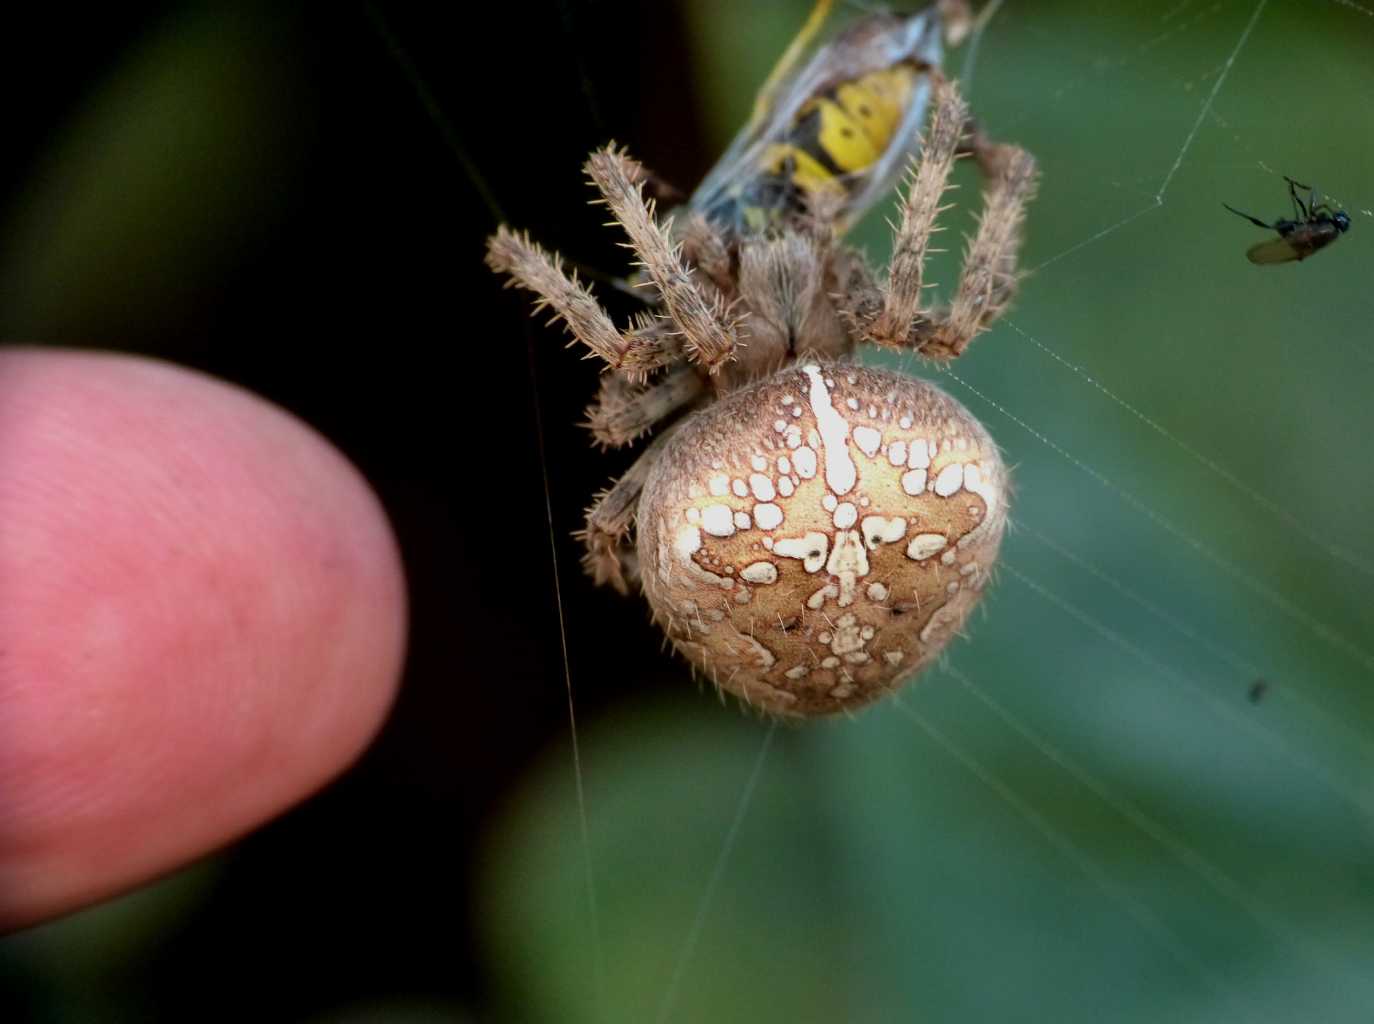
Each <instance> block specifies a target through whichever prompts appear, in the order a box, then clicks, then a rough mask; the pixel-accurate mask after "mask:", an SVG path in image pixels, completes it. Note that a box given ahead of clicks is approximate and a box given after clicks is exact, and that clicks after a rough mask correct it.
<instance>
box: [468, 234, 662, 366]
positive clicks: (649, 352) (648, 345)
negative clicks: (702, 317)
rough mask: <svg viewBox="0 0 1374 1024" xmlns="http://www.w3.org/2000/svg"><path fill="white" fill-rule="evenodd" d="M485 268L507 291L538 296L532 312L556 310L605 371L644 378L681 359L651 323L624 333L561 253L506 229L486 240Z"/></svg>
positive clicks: (642, 322) (526, 236)
mask: <svg viewBox="0 0 1374 1024" xmlns="http://www.w3.org/2000/svg"><path fill="white" fill-rule="evenodd" d="M487 266H489V267H491V269H492V270H494V271H496V272H497V273H498V274H505V275H507V276H508V277H509V278H510V280H509V281H507V282H506V284H507V286H508V287H509V286H510V285H519V286H520V287H521V288H525V289H527V290H529V291H532V292H534V294H535V295H537V296H538V297H539V298H538V301H537V302H536V303H535V306H534V310H535V312H536V313H538V312H539V311H540V310H542V309H544V308H546V307H547V308H549V309H552V310H553V311H554V318H555V319H557V320H562V321H563V322H564V323H565V324H567V326H568V329H569V330H570V331H572V333H573V337H574V338H576V339H577V340H578V341H580V342H581V343H582V344H583V345H585V346H587V348H588V349H590V350H591V353H592V354H593V355H596V356H600V357H601V359H603V360H604V361H605V363H606V365H607V366H609V367H611V368H612V369H614V370H619V371H620V372H622V373H624V374H625V375H626V376H628V377H630V378H632V379H643V378H644V377H645V376H646V375H647V374H648V373H649V372H651V371H652V370H654V369H657V368H658V367H661V366H666V365H667V364H668V363H671V362H673V361H674V360H676V359H677V358H678V352H677V345H676V344H675V339H673V338H672V337H670V336H668V335H665V334H664V333H663V332H662V331H659V330H656V329H655V327H654V324H653V322H652V320H650V319H641V320H640V321H639V322H638V324H637V326H636V327H635V328H634V329H633V330H631V331H630V332H629V333H622V332H621V331H619V330H618V329H617V328H616V326H615V324H613V323H612V322H611V318H610V317H609V316H607V315H606V311H605V310H603V309H602V308H601V304H600V303H599V302H597V301H596V297H595V296H594V295H592V293H591V292H589V291H588V290H587V289H586V287H585V286H584V285H583V284H582V283H581V282H580V281H578V279H577V275H576V273H574V274H573V275H572V276H571V277H569V276H568V275H567V274H566V273H565V272H564V270H563V261H562V260H561V259H559V257H558V256H557V254H552V255H551V254H549V253H547V252H545V251H544V250H543V249H542V248H540V247H539V246H538V245H537V244H536V243H534V242H532V241H530V239H529V236H528V235H523V234H516V233H515V232H514V231H512V230H511V229H510V228H508V227H506V226H505V225H502V226H501V227H500V228H498V229H497V231H496V234H494V235H492V236H491V237H490V238H489V239H487Z"/></svg>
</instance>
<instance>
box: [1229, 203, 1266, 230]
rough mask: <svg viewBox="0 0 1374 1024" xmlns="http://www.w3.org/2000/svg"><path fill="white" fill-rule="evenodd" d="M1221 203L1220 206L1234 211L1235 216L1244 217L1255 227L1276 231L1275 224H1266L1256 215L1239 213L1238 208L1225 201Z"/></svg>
mask: <svg viewBox="0 0 1374 1024" xmlns="http://www.w3.org/2000/svg"><path fill="white" fill-rule="evenodd" d="M1221 205H1222V206H1225V207H1226V209H1228V210H1230V211H1231V212H1232V213H1234V214H1235V215H1236V216H1237V217H1244V218H1245V219H1246V220H1248V221H1249V222H1250V223H1251V224H1253V225H1255V227H1257V228H1264V229H1265V230H1266V231H1277V230H1278V227H1277V225H1274V224H1266V223H1264V221H1262V220H1260V219H1259V218H1258V217H1251V216H1250V215H1249V214H1248V213H1241V212H1240V211H1239V210H1237V209H1236V208H1235V207H1234V206H1229V205H1227V204H1226V203H1222V204H1221Z"/></svg>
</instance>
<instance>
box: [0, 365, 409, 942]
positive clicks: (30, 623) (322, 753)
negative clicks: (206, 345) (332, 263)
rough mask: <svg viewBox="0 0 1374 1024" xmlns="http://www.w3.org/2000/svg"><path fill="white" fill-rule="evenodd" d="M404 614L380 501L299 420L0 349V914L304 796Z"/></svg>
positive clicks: (376, 678) (371, 682)
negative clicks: (0, 350)
mask: <svg viewBox="0 0 1374 1024" xmlns="http://www.w3.org/2000/svg"><path fill="white" fill-rule="evenodd" d="M405 632H406V608H405V586H404V579H403V575H402V570H401V564H400V557H399V554H398V551H397V547H396V543H395V540H394V538H393V536H392V533H391V530H390V527H389V526H388V524H387V521H386V518H385V515H384V514H383V512H382V509H381V507H380V505H379V504H378V502H377V499H376V498H375V496H374V495H373V494H372V492H371V490H370V489H369V488H368V486H367V484H366V483H365V482H364V481H363V479H362V478H361V476H360V475H359V474H358V473H357V471H356V470H355V469H354V468H353V467H352V466H351V465H350V464H349V463H348V462H347V461H345V459H344V458H343V457H342V456H341V455H339V453H338V452H337V451H335V450H334V449H333V448H332V447H330V446H329V444H328V443H327V442H326V441H324V440H323V439H322V438H320V437H319V436H318V435H316V434H315V433H314V432H313V431H311V430H310V429H309V428H308V427H306V426H304V425H303V424H302V423H300V422H299V421H297V420H295V419H293V418H291V417H290V416H289V415H287V414H286V413H284V412H282V411H281V410H279V409H277V408H275V407H273V406H271V405H269V404H268V403H266V402H264V401H263V400H261V399H259V398H256V397H254V396H252V395H250V394H248V393H246V392H244V391H241V390H238V389H236V388H233V387H230V386H228V385H225V384H222V383H219V382H216V381H214V380H211V379H210V378H207V377H204V376H201V375H198V374H195V373H191V372H189V371H185V370H181V369H177V368H175V367H172V366H169V365H166V364H161V363H156V362H151V361H147V360H143V359H137V358H130V357H124V356H115V355H103V354H92V353H62V352H51V351H37V350H22V349H21V350H10V351H5V352H0V928H3V929H8V928H14V927H20V926H23V925H25V924H29V923H32V922H35V921H37V920H40V919H43V918H45V917H48V916H52V915H54V914H58V913H61V912H64V911H67V910H71V909H74V908H76V907H79V906H82V905H85V904H87V903H90V902H92V901H95V900H98V899H101V898H103V897H106V896H109V895H112V894H114V893H117V892H120V891H122V890H124V889H127V888H129V887H131V886H133V885H136V884H138V883H140V882H143V881H145V880H147V879H149V878H152V877H155V876H156V875H158V874H160V873H163V872H166V871H168V870H170V869H171V868H174V867H176V866H177V865H179V864H182V863H184V862H186V861H188V860H191V859H193V858H195V857H196V856H198V855H200V854H203V853H205V852H207V851H209V850H212V849H214V848H216V847H218V846H221V845H223V844H224V843H226V842H228V841H229V840H231V839H233V838H235V837H236V836H239V835H242V834H243V833H244V832H246V831H248V830H249V829H251V828H253V827H254V826H255V825H257V824H259V823H260V822H262V821H264V820H265V819H267V818H270V817H271V816H273V815H275V814H277V813H278V812H280V811H282V810H283V809H285V808H287V807H289V806H290V805H292V804H293V803H295V802H297V801H299V800H301V799H302V798H304V797H305V796H307V795H309V794H310V793H311V792H313V791H314V790H316V789H318V788H319V787H320V786H321V785H322V784H323V783H324V782H326V781H327V780H329V779H330V778H331V777H333V776H334V775H336V774H337V773H338V772H339V771H341V770H342V769H343V768H345V767H346V766H347V765H348V764H349V763H350V762H351V761H352V760H353V759H354V758H355V757H356V756H357V755H358V754H359V753H360V752H361V751H362V750H363V748H364V747H365V746H366V745H367V743H368V742H369V740H370V739H371V738H372V736H373V735H374V734H375V732H376V730H377V728H378V727H379V725H380V724H381V721H382V719H383V718H384V717H385V715H386V713H387V710H388V709H389V707H390V705H391V701H392V698H393V696H394V693H395V689H396V684H397V681H398V679H399V676H400V669H401V663H402V659H403V656H404V647H405Z"/></svg>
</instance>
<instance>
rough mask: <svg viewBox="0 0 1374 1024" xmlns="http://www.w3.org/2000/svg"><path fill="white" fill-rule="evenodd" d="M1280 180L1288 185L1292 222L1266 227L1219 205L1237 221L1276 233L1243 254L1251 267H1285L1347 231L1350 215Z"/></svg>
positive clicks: (1281, 221)
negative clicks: (1274, 265)
mask: <svg viewBox="0 0 1374 1024" xmlns="http://www.w3.org/2000/svg"><path fill="white" fill-rule="evenodd" d="M1283 180H1284V181H1286V182H1288V198H1289V199H1291V200H1292V201H1293V212H1294V213H1295V214H1296V215H1297V216H1296V217H1295V218H1294V219H1293V220H1286V219H1284V218H1282V217H1281V218H1279V219H1278V220H1276V221H1274V223H1272V224H1266V223H1264V221H1262V220H1260V219H1259V218H1258V217H1252V216H1250V215H1249V214H1248V213H1241V212H1240V211H1239V210H1237V209H1236V208H1235V207H1234V206H1228V205H1227V204H1226V203H1222V204H1221V205H1222V206H1225V207H1226V209H1228V210H1230V211H1231V212H1232V213H1234V214H1235V215H1236V216H1237V217H1244V218H1245V219H1246V220H1248V221H1249V222H1250V223H1251V224H1254V225H1255V226H1256V227H1261V228H1267V229H1268V230H1270V231H1277V232H1278V233H1279V237H1278V238H1271V239H1270V240H1269V241H1267V242H1260V243H1259V244H1258V245H1252V246H1251V247H1250V248H1249V249H1248V250H1247V251H1246V253H1245V255H1246V258H1247V259H1249V260H1250V262H1251V263H1259V264H1265V263H1288V262H1290V261H1292V260H1305V259H1307V257H1309V256H1311V255H1312V254H1313V253H1314V252H1316V251H1317V250H1318V249H1324V248H1326V247H1327V246H1328V245H1330V244H1331V243H1332V242H1334V241H1335V240H1336V239H1338V238H1340V237H1341V235H1343V234H1345V233H1346V232H1347V231H1349V230H1350V214H1348V213H1346V212H1345V211H1344V210H1337V209H1335V208H1334V207H1332V205H1331V204H1330V203H1326V202H1322V203H1318V202H1317V190H1316V189H1314V188H1312V186H1310V185H1303V184H1300V183H1298V182H1296V181H1294V180H1293V179H1292V178H1290V177H1288V176H1287V175H1284V178H1283ZM1298 189H1302V190H1304V191H1305V192H1306V193H1307V202H1306V203H1304V202H1303V201H1302V198H1301V197H1300V196H1299V195H1298Z"/></svg>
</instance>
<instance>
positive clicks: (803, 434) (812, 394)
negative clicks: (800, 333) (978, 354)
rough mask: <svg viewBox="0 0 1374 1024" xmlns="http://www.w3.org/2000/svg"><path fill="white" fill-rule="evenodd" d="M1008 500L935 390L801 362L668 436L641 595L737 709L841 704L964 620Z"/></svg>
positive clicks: (887, 684) (909, 666)
mask: <svg viewBox="0 0 1374 1024" xmlns="http://www.w3.org/2000/svg"><path fill="white" fill-rule="evenodd" d="M1008 490H1009V488H1008V483H1007V472H1006V468H1005V466H1004V465H1003V463H1002V459H1001V457H1000V455H999V453H998V451H997V447H996V445H995V444H994V443H993V441H992V439H991V438H990V437H989V435H988V434H987V432H986V431H985V430H984V429H983V427H982V425H981V424H980V423H979V422H978V421H977V420H976V419H975V418H974V417H973V416H972V415H971V414H970V413H969V412H968V410H966V409H965V408H964V407H963V406H962V405H960V404H959V403H958V402H956V401H954V399H952V398H950V397H949V396H948V395H946V394H945V393H944V392H942V391H941V390H939V389H938V388H936V387H935V386H934V385H932V384H929V383H927V382H925V381H922V380H917V379H914V378H910V377H904V376H902V375H900V374H897V373H892V372H889V371H884V370H877V369H868V368H863V367H859V366H854V365H848V364H838V363H821V362H806V361H803V362H801V363H797V364H794V365H793V366H791V367H789V368H787V369H785V370H781V371H779V372H778V373H776V374H774V375H773V376H771V377H767V378H765V379H763V380H761V381H758V382H756V383H754V384H751V385H749V386H748V387H745V388H741V389H740V390H739V391H735V392H733V393H731V394H729V395H727V396H725V397H724V398H722V399H721V400H720V401H719V402H717V403H716V404H715V405H713V406H711V407H709V408H707V409H705V410H703V411H701V412H699V413H697V414H696V415H695V416H694V417H693V418H692V419H691V420H689V421H688V422H687V423H686V424H684V425H683V426H682V427H681V428H680V429H679V430H678V432H677V433H676V434H675V435H674V436H673V438H672V439H671V440H670V441H669V442H668V445H667V447H666V448H665V449H664V451H663V454H662V455H661V457H660V458H659V459H658V461H657V462H656V463H655V465H654V468H653V470H652V471H651V473H650V475H649V479H648V481H647V482H646V484H645V489H644V494H643V496H642V498H641V500H640V505H639V516H638V544H639V562H640V571H641V573H642V578H643V585H644V592H645V595H646V596H647V598H648V600H649V604H650V606H651V608H652V609H653V613H654V617H655V619H656V620H657V621H658V622H659V624H660V625H661V626H662V627H663V629H664V630H665V632H666V633H667V635H668V637H669V638H670V639H671V640H672V642H673V644H674V646H675V647H676V648H677V649H678V650H679V651H681V652H682V653H683V654H684V655H685V656H686V657H687V658H688V659H689V660H690V661H691V662H692V663H693V664H694V665H695V666H696V668H698V669H699V670H700V671H702V672H703V673H705V675H706V677H707V678H708V679H710V680H711V681H712V682H713V683H715V684H716V685H718V686H719V687H721V688H722V689H724V690H727V691H729V692H731V693H734V694H735V695H737V696H738V697H740V698H741V699H743V700H744V701H745V702H747V703H748V704H750V705H752V706H754V707H757V708H760V709H762V710H765V711H768V712H770V713H773V714H778V715H788V716H800V717H810V716H816V715H825V714H832V713H834V712H838V711H843V710H846V709H852V708H856V707H859V706H861V705H864V704H867V703H869V702H871V701H873V700H876V699H878V698H879V697H881V696H883V695H884V694H886V693H889V692H891V691H892V690H894V689H896V687H897V686H898V685H899V684H900V683H901V682H902V681H903V680H905V679H907V678H909V677H911V676H912V675H914V674H915V673H916V672H918V671H920V669H922V668H923V667H925V666H926V665H927V664H929V663H930V662H931V661H932V660H934V659H935V658H936V657H937V656H938V655H939V653H940V652H941V651H942V650H943V649H944V647H945V646H946V645H947V644H948V643H949V641H950V639H951V637H952V636H953V635H954V634H955V632H957V631H958V629H959V627H960V626H961V625H962V623H963V622H964V620H965V619H966V618H967V617H968V614H969V612H970V611H971V610H972V608H973V606H974V605H975V604H976V603H977V601H978V597H979V595H980V593H981V591H982V589H983V586H984V584H985V583H986V582H987V580H988V578H989V573H990V570H991V568H992V565H993V563H994V561H995V560H996V557H997V549H998V546H999V544H1000V543H1001V539H1002V533H1003V530H1004V527H1005V525H1006V519H1007V501H1008Z"/></svg>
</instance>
